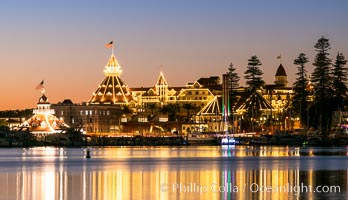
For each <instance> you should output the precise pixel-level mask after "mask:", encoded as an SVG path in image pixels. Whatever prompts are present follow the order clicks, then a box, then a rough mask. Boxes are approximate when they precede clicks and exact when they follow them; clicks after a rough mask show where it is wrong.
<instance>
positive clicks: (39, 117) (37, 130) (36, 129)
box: [19, 94, 69, 135]
mask: <svg viewBox="0 0 348 200" xmlns="http://www.w3.org/2000/svg"><path fill="white" fill-rule="evenodd" d="M33 114H34V115H33V116H32V117H30V118H29V119H27V120H26V121H25V122H24V123H22V124H21V125H20V127H19V128H28V129H29V131H30V132H31V133H33V134H42V135H45V134H53V133H60V132H62V130H64V129H65V128H68V127H69V126H68V125H67V124H65V123H64V120H63V118H57V117H56V116H55V115H54V114H55V111H54V109H51V104H50V102H49V101H48V98H47V97H46V96H45V94H42V96H41V97H40V99H39V102H38V103H37V109H34V111H33Z"/></svg>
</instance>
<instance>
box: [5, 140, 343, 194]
mask: <svg viewBox="0 0 348 200" xmlns="http://www.w3.org/2000/svg"><path fill="white" fill-rule="evenodd" d="M323 152H325V153H324V155H323ZM91 155H92V158H91V159H86V158H85V149H78V148H48V147H47V148H31V149H1V150H0V181H1V183H2V184H1V187H0V194H1V197H0V199H327V198H330V199H335V198H336V199H342V198H346V196H347V187H348V186H347V180H348V162H347V156H348V149H347V148H345V147H343V148H298V147H252V146H236V147H235V146H230V147H216V146H213V147H211V146H209V147H127V148H92V149H91ZM314 190H316V191H315V192H314Z"/></svg>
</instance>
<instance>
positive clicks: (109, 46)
mask: <svg viewBox="0 0 348 200" xmlns="http://www.w3.org/2000/svg"><path fill="white" fill-rule="evenodd" d="M113 43H114V41H110V42H109V43H107V44H106V45H105V47H106V48H107V49H108V48H111V47H112V44H113Z"/></svg>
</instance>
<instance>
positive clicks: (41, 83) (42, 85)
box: [35, 80, 44, 90]
mask: <svg viewBox="0 0 348 200" xmlns="http://www.w3.org/2000/svg"><path fill="white" fill-rule="evenodd" d="M43 88H44V80H42V81H41V82H40V83H39V84H38V85H37V86H36V87H35V89H36V90H40V89H43Z"/></svg>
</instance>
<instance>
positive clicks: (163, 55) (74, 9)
mask: <svg viewBox="0 0 348 200" xmlns="http://www.w3.org/2000/svg"><path fill="white" fill-rule="evenodd" d="M347 10H348V1H344V0H331V1H324V0H306V1H303V0H292V1H290V0H289V1H285V0H267V1H259V0H240V1H238V0H235V1H232V0H217V1H214V0H211V1H208V0H175V1H174V0H173V1H163V0H146V1H143V0H138V1H136V0H127V1H118V0H115V1H106V0H105V1H85V0H84V1H82V0H74V1H68V0H62V1H39V0H36V1H35V0H34V1H24V0H23V1H17V0H3V1H0V25H1V31H0V70H1V76H0V89H1V98H0V110H9V109H24V108H34V107H36V103H37V101H38V99H39V97H40V96H41V93H40V91H37V90H35V87H36V86H37V85H38V84H39V83H40V82H41V80H44V81H45V84H44V85H45V89H46V95H47V96H48V98H49V100H50V102H51V103H57V102H59V101H63V100H64V99H71V100H72V101H73V102H74V103H81V102H87V101H88V100H89V99H90V98H91V96H92V93H93V92H94V91H95V90H96V89H97V87H98V85H99V84H100V83H101V82H102V80H103V79H104V77H105V75H104V74H103V70H104V67H105V65H106V64H107V62H108V59H109V58H110V55H111V50H110V49H106V48H105V44H106V43H108V42H109V41H111V40H113V41H114V44H115V56H116V58H117V59H118V61H119V63H120V65H121V66H122V69H123V74H122V75H121V79H122V80H123V81H124V82H125V83H126V84H127V85H128V86H129V87H130V88H132V87H152V86H154V84H155V83H156V81H157V78H158V76H159V73H160V71H161V70H162V71H163V73H164V76H165V77H166V79H167V82H168V84H169V86H185V85H186V84H187V83H189V82H194V81H196V80H198V79H199V78H201V77H209V76H220V77H221V76H222V74H224V73H226V72H227V69H228V66H229V64H230V63H231V62H232V63H233V65H234V67H236V68H237V72H238V74H239V76H240V77H242V78H241V81H240V85H245V80H244V79H243V77H244V72H245V70H246V67H247V63H248V59H249V58H250V57H251V56H253V55H256V56H257V57H258V58H259V59H260V61H261V63H262V66H261V67H260V68H261V70H262V71H263V72H264V75H263V79H264V80H265V82H266V83H267V84H272V83H273V82H274V79H275V78H274V75H275V72H276V69H277V67H278V66H279V63H280V60H279V59H277V56H279V55H281V62H282V64H283V66H284V67H285V70H286V72H287V75H288V80H289V84H290V85H291V84H292V83H293V82H294V80H295V78H296V76H295V73H296V72H297V68H296V66H295V65H294V64H293V60H294V59H295V58H296V57H297V56H298V55H299V54H300V53H301V52H303V53H305V54H306V55H307V56H308V57H309V60H310V62H309V63H308V64H307V66H306V67H307V70H308V71H309V72H311V71H312V70H313V66H312V63H313V60H314V57H315V51H314V45H315V43H316V41H317V40H318V39H319V38H320V37H322V36H324V37H326V38H328V39H329V42H330V44H331V50H330V57H331V58H334V57H335V55H336V54H337V52H342V53H343V54H344V55H345V56H346V57H347V58H348V26H347V20H348V12H347ZM161 66H162V67H161Z"/></svg>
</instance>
